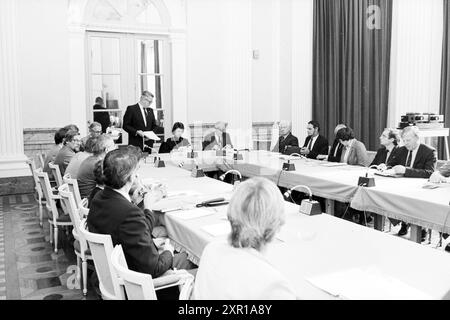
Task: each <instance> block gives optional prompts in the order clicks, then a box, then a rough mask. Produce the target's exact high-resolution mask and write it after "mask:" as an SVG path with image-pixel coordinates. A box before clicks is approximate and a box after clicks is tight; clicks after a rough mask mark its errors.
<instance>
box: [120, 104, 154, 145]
mask: <svg viewBox="0 0 450 320" xmlns="http://www.w3.org/2000/svg"><path fill="white" fill-rule="evenodd" d="M156 127H157V124H156V119H155V115H154V114H153V110H152V109H148V112H147V126H146V125H145V122H144V118H143V117H142V112H141V108H140V107H139V104H135V105H132V106H128V107H127V111H125V115H124V116H123V129H124V130H125V131H126V132H128V144H129V145H133V146H136V147H139V148H141V150H142V148H143V146H142V137H140V136H138V135H136V131H138V130H142V131H154V130H155V128H156ZM153 142H154V141H153V140H147V141H145V144H146V145H147V146H149V147H153Z"/></svg>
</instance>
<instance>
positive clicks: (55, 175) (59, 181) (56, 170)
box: [48, 162, 63, 187]
mask: <svg viewBox="0 0 450 320" xmlns="http://www.w3.org/2000/svg"><path fill="white" fill-rule="evenodd" d="M48 167H49V168H50V170H51V172H52V175H53V178H55V181H56V186H57V187H61V185H62V184H63V180H62V177H61V171H60V170H59V166H58V165H56V164H54V163H53V162H49V163H48Z"/></svg>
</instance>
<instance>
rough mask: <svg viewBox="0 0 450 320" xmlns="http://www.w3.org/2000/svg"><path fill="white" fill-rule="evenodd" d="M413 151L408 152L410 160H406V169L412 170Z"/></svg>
mask: <svg viewBox="0 0 450 320" xmlns="http://www.w3.org/2000/svg"><path fill="white" fill-rule="evenodd" d="M411 160H412V150H410V151H409V152H408V158H406V167H407V168H411Z"/></svg>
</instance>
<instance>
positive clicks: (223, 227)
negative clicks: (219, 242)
mask: <svg viewBox="0 0 450 320" xmlns="http://www.w3.org/2000/svg"><path fill="white" fill-rule="evenodd" d="M202 230H203V231H205V232H207V233H209V234H210V235H212V236H213V237H219V236H224V235H227V234H229V233H230V232H231V225H230V223H229V222H221V223H216V224H211V225H208V226H204V227H202Z"/></svg>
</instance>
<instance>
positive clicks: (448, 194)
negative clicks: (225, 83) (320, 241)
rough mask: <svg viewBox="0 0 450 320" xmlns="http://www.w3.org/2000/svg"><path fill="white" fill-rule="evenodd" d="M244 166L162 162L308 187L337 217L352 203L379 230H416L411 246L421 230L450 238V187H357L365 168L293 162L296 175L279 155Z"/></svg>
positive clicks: (204, 159)
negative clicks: (386, 226)
mask: <svg viewBox="0 0 450 320" xmlns="http://www.w3.org/2000/svg"><path fill="white" fill-rule="evenodd" d="M241 154H242V155H243V160H237V161H236V160H233V156H232V153H228V154H227V156H216V153H215V152H214V151H204V152H198V157H197V158H195V159H189V158H187V157H186V156H187V155H186V154H185V153H172V154H171V155H164V156H163V158H164V159H165V160H166V161H167V162H170V163H173V164H176V165H182V167H183V168H185V169H188V170H191V169H192V167H193V166H194V165H197V166H199V168H202V169H203V170H204V171H205V172H207V171H216V170H222V171H226V170H228V169H236V170H238V171H240V172H241V173H242V175H243V176H245V177H253V176H264V177H266V178H268V179H270V180H271V181H273V182H275V183H276V184H277V185H278V186H280V187H286V188H291V187H293V186H295V185H298V184H303V185H307V186H308V187H309V188H310V189H311V190H312V193H313V194H314V195H316V196H319V197H323V198H325V199H326V200H327V201H326V212H327V213H328V214H331V215H333V214H334V201H340V202H346V203H350V206H351V207H352V208H355V209H357V210H362V211H369V212H373V213H375V214H376V215H378V216H376V222H377V223H376V226H377V228H378V229H379V228H380V225H381V224H380V223H379V221H380V217H389V218H395V219H399V220H402V221H405V222H407V223H411V224H412V232H411V240H413V241H417V242H420V239H421V237H420V229H421V227H423V228H431V229H433V230H438V231H442V232H450V221H449V220H450V219H449V215H450V206H449V200H450V187H441V188H438V189H432V190H431V189H424V188H422V187H423V185H424V184H425V183H426V179H415V178H389V177H381V176H376V177H375V181H376V186H375V187H372V188H365V187H360V186H358V178H359V177H360V176H364V175H365V174H366V172H367V168H363V167H358V166H348V165H345V166H339V167H328V166H327V165H329V164H328V163H326V162H323V161H318V160H310V159H306V160H305V159H294V160H291V162H292V163H294V164H295V167H296V170H295V171H283V170H282V165H283V163H284V162H286V159H285V157H284V156H282V155H280V154H279V153H273V152H267V151H251V152H241Z"/></svg>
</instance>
